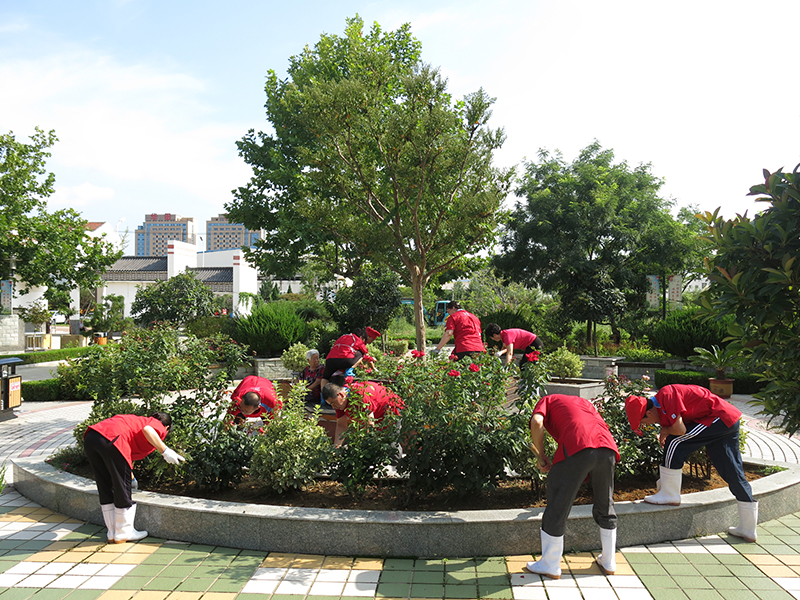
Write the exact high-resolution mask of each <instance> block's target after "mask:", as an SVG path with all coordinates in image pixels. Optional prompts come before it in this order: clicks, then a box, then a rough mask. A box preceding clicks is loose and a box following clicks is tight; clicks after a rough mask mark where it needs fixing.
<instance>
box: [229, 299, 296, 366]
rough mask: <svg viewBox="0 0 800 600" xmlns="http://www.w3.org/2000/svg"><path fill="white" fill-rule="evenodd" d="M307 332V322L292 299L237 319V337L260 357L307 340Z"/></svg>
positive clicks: (266, 305) (271, 354) (276, 354)
mask: <svg viewBox="0 0 800 600" xmlns="http://www.w3.org/2000/svg"><path fill="white" fill-rule="evenodd" d="M307 332H308V327H307V325H306V322H305V321H304V320H303V319H302V317H300V316H299V315H298V314H297V313H296V312H295V310H294V308H293V306H292V304H291V303H289V302H270V303H268V304H264V305H262V306H259V307H257V308H255V309H254V310H253V312H252V313H251V314H250V315H249V316H247V317H240V318H237V319H236V336H235V337H236V339H237V340H238V341H240V342H242V343H243V344H247V345H248V346H249V347H250V349H251V350H252V351H254V352H255V353H256V355H258V356H264V357H270V356H280V355H281V354H282V353H283V351H284V350H286V349H287V348H289V347H290V346H291V345H292V344H294V343H296V342H302V341H305V339H306V337H307Z"/></svg>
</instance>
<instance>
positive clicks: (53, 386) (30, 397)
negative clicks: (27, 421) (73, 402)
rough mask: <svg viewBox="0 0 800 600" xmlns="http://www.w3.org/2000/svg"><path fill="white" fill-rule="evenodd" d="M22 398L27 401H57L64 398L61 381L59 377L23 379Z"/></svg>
mask: <svg viewBox="0 0 800 600" xmlns="http://www.w3.org/2000/svg"><path fill="white" fill-rule="evenodd" d="M22 398H23V399H24V401H25V402H56V401H58V400H63V399H64V398H63V396H62V395H61V382H60V381H59V380H58V379H43V380H42V381H23V382H22Z"/></svg>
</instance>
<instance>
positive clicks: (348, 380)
mask: <svg viewBox="0 0 800 600" xmlns="http://www.w3.org/2000/svg"><path fill="white" fill-rule="evenodd" d="M344 382H345V383H353V376H352V375H348V376H347V377H345V378H344Z"/></svg>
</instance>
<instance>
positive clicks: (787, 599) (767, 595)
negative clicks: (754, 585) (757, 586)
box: [755, 590, 795, 600]
mask: <svg viewBox="0 0 800 600" xmlns="http://www.w3.org/2000/svg"><path fill="white" fill-rule="evenodd" d="M755 593H756V596H758V598H759V600H795V598H794V596H792V595H791V594H790V593H789V592H787V591H785V590H780V591H778V590H775V591H772V592H762V591H761V590H755Z"/></svg>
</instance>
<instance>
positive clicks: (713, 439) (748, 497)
mask: <svg viewBox="0 0 800 600" xmlns="http://www.w3.org/2000/svg"><path fill="white" fill-rule="evenodd" d="M703 446H705V449H706V452H707V453H708V458H709V459H711V464H712V465H714V468H715V469H716V470H717V472H718V473H719V476H720V477H722V479H724V480H725V483H727V484H728V487H729V488H730V490H731V493H732V494H733V495H734V496H735V497H736V499H737V500H738V501H739V502H755V499H754V498H753V490H752V489H751V488H750V483H749V482H748V481H747V478H746V477H745V475H744V464H743V463H742V453H741V452H739V421H736V423H734V424H733V425H731V426H730V427H728V426H727V425H725V423H723V422H722V421H721V420H720V419H717V420H716V421H714V422H713V423H712V424H711V425H700V424H698V423H687V424H686V433H684V434H683V435H670V436H668V437H667V440H666V442H664V460H663V461H662V463H661V464H662V465H663V466H665V467H667V468H668V469H682V468H683V462H684V461H685V460H686V458H687V457H688V456H689V455H690V454H691V453H692V452H694V451H695V450H697V449H699V448H702V447H703Z"/></svg>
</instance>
